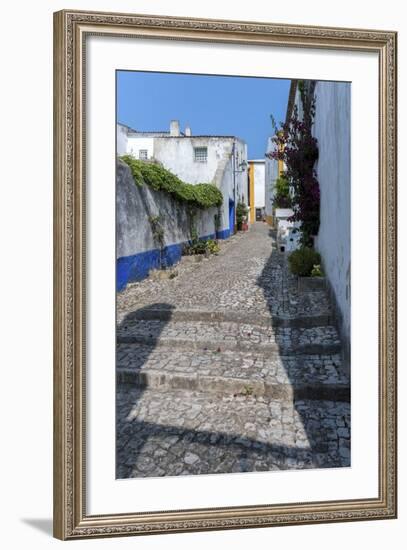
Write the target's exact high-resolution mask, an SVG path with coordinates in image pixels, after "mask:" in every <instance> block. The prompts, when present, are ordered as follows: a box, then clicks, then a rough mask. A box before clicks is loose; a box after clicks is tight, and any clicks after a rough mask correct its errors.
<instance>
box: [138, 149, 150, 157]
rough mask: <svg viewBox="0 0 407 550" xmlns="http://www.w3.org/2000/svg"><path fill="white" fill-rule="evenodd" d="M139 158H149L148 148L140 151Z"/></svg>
mask: <svg viewBox="0 0 407 550" xmlns="http://www.w3.org/2000/svg"><path fill="white" fill-rule="evenodd" d="M138 158H139V159H140V160H147V159H148V151H147V149H140V151H139V152H138Z"/></svg>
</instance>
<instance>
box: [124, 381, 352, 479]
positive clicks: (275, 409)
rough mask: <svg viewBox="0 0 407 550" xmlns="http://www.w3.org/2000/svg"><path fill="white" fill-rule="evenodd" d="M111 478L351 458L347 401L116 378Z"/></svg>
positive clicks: (324, 463)
mask: <svg viewBox="0 0 407 550" xmlns="http://www.w3.org/2000/svg"><path fill="white" fill-rule="evenodd" d="M116 404H117V414H116V421H117V441H118V446H117V452H116V474H117V477H118V478H130V477H156V476H164V475H167V476H173V475H187V474H214V473H231V472H253V471H270V470H286V469H305V468H325V467H330V468H332V467H346V466H350V405H349V404H348V403H343V402H333V401H306V400H298V401H296V402H295V403H293V402H292V401H290V402H285V401H275V400H272V399H269V398H266V397H254V396H253V395H250V396H241V395H238V396H236V397H234V396H221V397H217V396H208V394H206V393H203V392H194V391H187V390H171V391H168V390H166V391H157V390H154V391H151V390H141V389H137V388H129V386H119V387H118V392H117V401H116Z"/></svg>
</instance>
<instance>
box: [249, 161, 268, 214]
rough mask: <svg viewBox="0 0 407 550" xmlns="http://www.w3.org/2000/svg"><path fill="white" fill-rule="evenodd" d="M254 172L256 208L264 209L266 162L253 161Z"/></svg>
mask: <svg viewBox="0 0 407 550" xmlns="http://www.w3.org/2000/svg"><path fill="white" fill-rule="evenodd" d="M250 162H252V163H253V170H254V207H255V208H264V207H265V204H266V196H265V162H264V160H253V161H250Z"/></svg>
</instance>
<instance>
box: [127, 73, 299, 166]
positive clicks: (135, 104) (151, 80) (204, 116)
mask: <svg viewBox="0 0 407 550" xmlns="http://www.w3.org/2000/svg"><path fill="white" fill-rule="evenodd" d="M289 87H290V81H289V80H282V79H273V78H252V77H235V76H232V77H230V76H206V75H190V74H171V73H148V72H134V71H118V72H117V120H118V122H121V123H123V124H127V125H128V126H131V127H132V128H135V129H137V130H142V131H148V130H168V129H169V124H170V120H171V119H178V120H179V121H180V125H181V130H184V128H185V126H186V125H187V124H188V125H189V126H190V127H191V130H192V134H193V135H194V134H195V135H197V134H201V135H206V134H215V135H234V136H236V137H240V138H242V139H243V140H244V141H246V143H247V146H248V157H249V159H254V158H264V154H265V151H266V149H265V148H266V143H267V137H268V136H270V135H271V134H272V133H273V127H272V124H271V119H270V115H273V116H274V118H275V119H276V121H277V122H281V121H282V120H284V119H285V112H286V108H287V100H288V91H289Z"/></svg>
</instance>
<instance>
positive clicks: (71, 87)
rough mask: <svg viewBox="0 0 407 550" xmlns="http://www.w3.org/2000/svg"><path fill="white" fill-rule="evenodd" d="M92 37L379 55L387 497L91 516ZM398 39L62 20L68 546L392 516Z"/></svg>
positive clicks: (166, 22)
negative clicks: (88, 71)
mask: <svg viewBox="0 0 407 550" xmlns="http://www.w3.org/2000/svg"><path fill="white" fill-rule="evenodd" d="M89 34H109V35H115V36H133V37H134V36H140V37H154V38H161V39H172V40H174V39H175V40H200V41H210V42H215V43H219V42H231V43H232V42H233V43H243V44H266V45H280V46H291V47H299V48H309V47H313V48H315V47H318V48H330V49H333V48H334V49H339V50H361V51H370V52H376V53H377V54H378V59H379V83H378V85H379V103H380V105H379V117H380V120H379V179H380V181H379V202H378V208H379V220H380V223H379V227H380V229H379V343H378V345H379V471H378V477H379V496H378V498H372V499H361V500H343V501H329V502H313V503H306V504H298V503H293V504H286V505H268V506H263V505H261V506H260V505H259V506H245V507H233V508H221V509H219V508H218V509H195V510H183V511H175V512H156V513H136V514H112V515H104V516H89V515H86V494H85V446H84V441H85V422H84V419H85V407H86V403H85V382H86V380H85V354H84V350H85V322H86V315H85V303H86V301H85V279H84V278H85V226H84V219H85V218H84V216H85V198H86V197H85V192H84V189H85V187H84V177H85V173H84V159H83V142H84V126H83V116H84V110H83V75H84V71H85V67H84V62H83V59H84V57H83V51H84V44H85V38H86V36H87V35H89ZM396 40H397V35H396V33H395V32H390V31H377V30H360V29H343V28H322V27H311V26H294V25H278V24H265V23H254V22H241V21H223V20H222V21H216V20H207V19H190V18H179V17H177V18H175V17H162V16H159V17H156V16H149V15H134V14H111V13H97V12H81V11H70V10H66V11H60V12H57V13H55V14H54V127H55V129H54V239H55V241H54V250H55V252H54V269H55V275H54V299H55V305H54V350H55V351H54V535H55V536H56V537H57V538H60V539H74V538H83V537H101V536H117V535H135V534H153V533H169V532H183V531H204V530H214V529H233V528H249V527H267V526H273V525H290V524H306V523H320V522H335V521H356V520H369V519H370V520H372V519H388V518H395V517H396V502H397V500H396V489H397V487H396V459H397V457H396V321H397V320H396Z"/></svg>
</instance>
